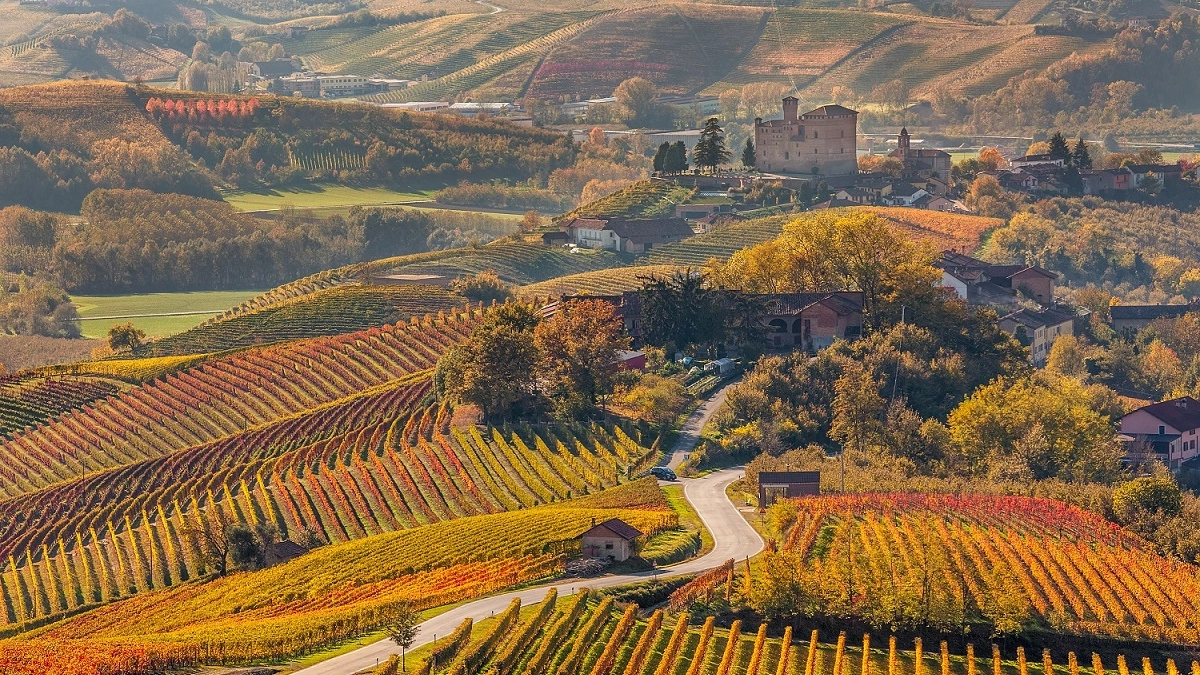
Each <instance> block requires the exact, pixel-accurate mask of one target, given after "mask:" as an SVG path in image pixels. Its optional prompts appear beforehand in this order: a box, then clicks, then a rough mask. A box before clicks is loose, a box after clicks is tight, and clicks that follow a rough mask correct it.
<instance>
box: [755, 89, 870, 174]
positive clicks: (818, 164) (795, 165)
mask: <svg viewBox="0 0 1200 675" xmlns="http://www.w3.org/2000/svg"><path fill="white" fill-rule="evenodd" d="M799 103H800V102H799V100H798V99H796V98H795V97H794V96H789V97H787V98H785V99H783V119H781V120H769V121H766V122H764V121H763V120H762V119H761V118H758V119H755V120H754V147H755V148H757V152H758V167H759V168H760V169H763V170H764V171H778V172H783V173H804V174H814V175H825V176H848V175H853V174H855V173H857V172H858V155H857V150H856V148H857V136H858V112H857V111H854V110H851V109H849V108H844V107H842V106H840V105H823V106H821V107H820V108H816V109H813V110H810V111H808V112H806V113H804V114H803V115H799V114H797V113H798V106H799Z"/></svg>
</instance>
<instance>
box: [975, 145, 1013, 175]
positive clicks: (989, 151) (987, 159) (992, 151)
mask: <svg viewBox="0 0 1200 675" xmlns="http://www.w3.org/2000/svg"><path fill="white" fill-rule="evenodd" d="M1005 164H1007V161H1006V160H1005V159H1004V155H1001V154H1000V151H999V150H997V149H996V148H984V149H983V151H982V152H980V153H979V165H980V166H982V167H983V168H984V169H985V170H987V171H995V170H996V169H999V168H1000V167H1002V166H1004V165H1005Z"/></svg>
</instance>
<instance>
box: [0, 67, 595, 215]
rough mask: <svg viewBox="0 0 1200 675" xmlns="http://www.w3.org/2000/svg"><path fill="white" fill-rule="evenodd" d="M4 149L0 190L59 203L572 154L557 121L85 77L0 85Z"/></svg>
mask: <svg viewBox="0 0 1200 675" xmlns="http://www.w3.org/2000/svg"><path fill="white" fill-rule="evenodd" d="M369 150H371V151H372V152H373V154H371V157H370V161H368V154H369V153H368V151H369ZM41 151H57V154H55V155H53V156H51V157H43V158H41V159H38V158H37V156H36V155H37V153H38V152H41ZM0 153H3V156H4V157H5V158H6V159H7V161H8V163H9V164H10V167H9V170H7V171H5V172H0V195H3V197H2V199H3V201H0V204H3V205H7V204H9V203H17V204H23V205H26V206H32V207H40V208H44V209H47V210H56V211H63V210H67V211H70V210H73V209H75V208H78V205H79V204H80V203H81V202H82V200H83V198H84V196H86V195H87V193H88V192H90V191H91V190H92V189H94V188H121V189H133V188H142V189H148V190H152V191H155V192H177V193H182V194H188V195H195V196H200V197H207V198H216V197H217V194H216V192H215V191H214V187H226V186H240V187H243V188H248V187H261V186H262V185H263V184H267V185H273V184H280V183H286V182H288V181H295V180H297V179H307V180H334V181H357V182H361V183H366V184H380V185H394V184H398V183H402V184H405V185H411V184H412V183H413V182H420V181H425V182H427V183H431V184H443V183H445V182H453V181H457V180H460V179H473V178H488V177H496V176H500V175H503V176H505V177H507V178H511V179H518V180H519V179H522V178H523V177H528V176H530V175H533V174H536V173H548V172H550V171H552V170H553V169H555V168H558V167H560V166H566V165H568V164H570V162H571V161H573V159H574V150H573V148H572V146H571V144H570V142H569V141H568V140H567V139H566V138H565V137H564V136H562V135H561V134H558V133H552V132H547V131H542V130H538V129H524V128H519V127H515V126H513V125H509V124H500V123H493V122H488V121H483V120H480V121H473V120H468V119H464V118H460V117H457V116H449V115H428V114H420V113H407V112H396V111H391V110H385V109H381V108H377V107H373V106H346V105H336V104H332V103H327V102H320V101H308V100H294V99H280V98H273V97H260V98H245V97H230V96H220V95H206V94H197V93H194V92H188V93H182V94H181V93H179V92H173V91H167V90H157V89H150V88H146V87H134V86H130V85H125V84H119V83H115V82H83V81H77V82H70V83H66V82H64V83H57V84H49V85H42V86H36V87H18V88H12V89H3V90H0Z"/></svg>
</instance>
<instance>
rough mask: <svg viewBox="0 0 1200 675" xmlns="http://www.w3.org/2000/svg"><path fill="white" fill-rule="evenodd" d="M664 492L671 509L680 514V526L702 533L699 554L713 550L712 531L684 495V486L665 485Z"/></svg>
mask: <svg viewBox="0 0 1200 675" xmlns="http://www.w3.org/2000/svg"><path fill="white" fill-rule="evenodd" d="M663 492H664V493H665V494H666V495H667V503H668V504H670V505H671V509H672V510H673V511H675V513H676V514H678V515H679V526H680V527H682V528H684V529H686V530H693V531H696V532H699V533H700V553H699V554H698V555H704V554H705V553H708V552H709V551H711V550H712V549H713V538H712V533H711V532H709V531H708V528H707V527H704V521H703V520H700V515H699V514H698V513H696V510H695V509H694V508H692V505H691V503H690V502H688V500H687V499H686V498H685V497H684V496H683V486H682V485H666V486H664V487H663Z"/></svg>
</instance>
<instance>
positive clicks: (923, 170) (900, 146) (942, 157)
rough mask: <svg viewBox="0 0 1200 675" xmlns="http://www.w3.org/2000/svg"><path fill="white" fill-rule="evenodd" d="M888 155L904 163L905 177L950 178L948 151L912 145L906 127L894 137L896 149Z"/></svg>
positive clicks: (950, 161) (950, 162)
mask: <svg viewBox="0 0 1200 675" xmlns="http://www.w3.org/2000/svg"><path fill="white" fill-rule="evenodd" d="M888 156H889V157H895V158H896V159H899V160H900V161H901V162H903V163H904V177H905V178H909V179H912V178H932V177H934V176H936V177H939V178H944V179H949V178H950V167H951V164H952V158H951V157H950V153H948V152H946V151H945V150H935V149H933V148H914V147H912V137H910V136H909V135H908V129H907V128H902V129H900V136H899V138H897V139H896V149H895V150H893V151H891V153H889V155H888Z"/></svg>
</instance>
